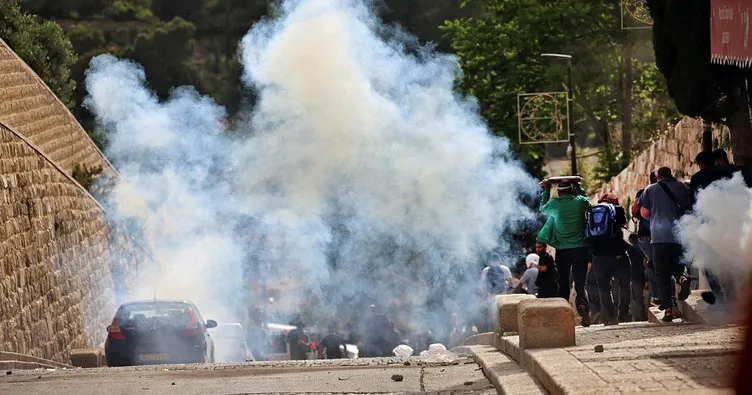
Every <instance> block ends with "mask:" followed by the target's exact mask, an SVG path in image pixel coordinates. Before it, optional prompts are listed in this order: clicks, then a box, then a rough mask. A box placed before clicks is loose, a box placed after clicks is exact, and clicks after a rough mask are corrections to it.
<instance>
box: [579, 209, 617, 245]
mask: <svg viewBox="0 0 752 395" xmlns="http://www.w3.org/2000/svg"><path fill="white" fill-rule="evenodd" d="M618 229H619V226H618V225H617V224H616V207H614V205H613V204H610V203H600V204H596V205H595V206H593V207H590V208H589V209H588V211H587V217H586V220H585V239H586V240H588V241H590V242H597V241H603V240H612V239H615V238H616V237H617V234H616V231H617V230H618Z"/></svg>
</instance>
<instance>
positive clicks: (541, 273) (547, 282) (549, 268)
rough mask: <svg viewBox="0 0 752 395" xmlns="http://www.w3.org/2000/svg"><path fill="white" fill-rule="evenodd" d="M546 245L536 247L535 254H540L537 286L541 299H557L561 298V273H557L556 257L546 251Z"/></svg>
mask: <svg viewBox="0 0 752 395" xmlns="http://www.w3.org/2000/svg"><path fill="white" fill-rule="evenodd" d="M547 249H548V246H547V245H546V244H545V243H537V244H536V245H535V253H536V254H538V256H539V257H540V259H539V260H538V278H537V279H536V280H535V285H536V286H538V297H539V298H556V297H558V296H559V272H557V271H556V264H555V263H554V257H552V256H551V254H549V253H548V251H546V250H547Z"/></svg>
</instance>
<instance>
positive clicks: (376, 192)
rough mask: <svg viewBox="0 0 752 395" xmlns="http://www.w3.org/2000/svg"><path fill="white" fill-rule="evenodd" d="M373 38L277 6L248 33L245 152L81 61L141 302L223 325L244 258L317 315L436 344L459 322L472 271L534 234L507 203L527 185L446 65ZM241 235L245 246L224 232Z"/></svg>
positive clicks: (370, 27)
mask: <svg viewBox="0 0 752 395" xmlns="http://www.w3.org/2000/svg"><path fill="white" fill-rule="evenodd" d="M383 29H384V27H383V26H381V25H380V24H379V22H378V21H377V20H376V19H375V18H374V17H373V15H372V14H371V13H370V12H369V10H368V8H367V7H366V6H365V5H364V4H363V2H362V1H343V0H306V1H288V2H285V3H284V4H283V7H282V13H281V16H280V17H279V18H277V19H274V20H267V21H264V22H262V23H259V24H257V25H256V26H254V27H253V28H252V29H251V31H250V32H249V33H248V35H247V36H246V37H245V38H244V39H243V41H242V43H241V47H240V49H241V60H242V63H243V66H244V69H245V74H244V81H245V83H246V84H247V85H248V87H250V88H252V89H255V90H256V91H257V92H258V94H259V101H258V103H257V105H256V106H255V108H254V109H253V111H252V113H251V114H249V117H248V119H249V122H248V124H247V125H245V127H246V128H248V129H249V130H248V132H249V133H248V135H249V136H250V137H248V138H246V139H244V140H242V141H230V140H229V139H228V138H227V137H226V135H225V134H224V133H223V132H224V131H223V126H222V120H223V118H224V117H225V114H224V111H223V109H221V108H219V107H218V106H217V105H216V104H214V103H213V102H212V101H211V100H210V99H208V98H205V97H201V96H199V95H197V94H196V93H195V92H194V91H193V90H192V89H188V88H180V89H177V90H176V91H175V92H174V93H173V95H172V97H171V98H170V99H168V100H167V101H165V102H159V101H158V100H157V98H156V97H155V96H154V95H153V94H152V93H151V92H150V91H149V90H148V89H147V88H146V86H145V83H144V73H143V71H142V69H140V68H139V67H138V66H137V65H135V64H132V63H129V62H125V61H120V60H117V59H115V58H113V57H111V56H101V57H98V58H95V59H94V60H93V61H92V64H91V69H90V70H89V72H88V77H87V88H88V90H89V94H90V97H89V98H88V100H87V103H88V106H89V108H90V109H91V110H92V112H93V113H94V114H96V116H97V119H98V120H99V121H100V122H101V123H102V124H103V126H105V127H106V129H107V130H109V131H110V133H111V134H112V137H111V147H110V149H109V151H108V154H109V155H110V156H111V157H112V158H113V159H114V161H115V163H116V165H117V166H118V169H119V171H120V173H121V179H120V181H119V183H118V185H117V187H116V188H115V190H114V192H113V193H112V195H111V203H112V204H111V206H112V209H113V210H114V211H115V212H116V213H117V216H118V218H120V219H122V220H123V221H126V220H127V221H131V222H136V223H138V224H139V226H140V229H141V231H142V237H143V240H144V241H145V242H146V243H147V244H148V247H149V249H150V250H151V251H152V252H153V255H154V258H155V261H157V262H158V263H159V264H158V267H155V268H153V269H154V270H153V271H152V272H150V273H149V274H148V277H145V278H144V279H143V280H142V283H141V284H140V285H141V286H142V287H141V288H142V290H143V293H144V295H145V296H150V295H151V293H152V292H153V290H154V288H156V290H157V291H156V292H157V295H158V296H160V297H178V296H179V297H186V298H189V299H193V300H195V301H196V302H197V303H198V304H199V306H200V308H202V309H204V310H207V311H211V313H206V312H205V313H204V315H210V314H223V313H222V312H223V311H234V310H233V309H234V307H237V306H228V305H227V303H229V302H228V300H230V299H231V298H229V297H227V295H228V294H233V293H234V294H235V295H239V294H241V293H242V287H244V286H245V285H244V283H243V281H250V280H255V279H254V278H253V277H254V276H258V273H253V274H252V275H251V276H250V277H246V278H245V279H243V276H242V267H243V265H245V264H247V263H248V259H249V257H253V259H254V260H255V261H256V262H258V263H259V264H260V265H261V267H265V268H267V269H266V270H267V274H265V275H269V276H270V278H277V277H272V276H271V275H270V274H268V272H274V273H276V274H277V275H278V276H288V277H292V278H294V279H295V280H296V282H297V283H298V286H296V292H295V297H296V298H297V299H298V301H299V302H300V303H305V302H308V301H307V298H311V297H313V298H315V299H316V300H320V303H322V305H321V306H320V308H321V309H322V311H323V312H322V314H323V315H331V314H333V313H334V312H338V311H339V312H342V311H358V309H362V308H363V307H364V306H363V303H367V304H370V303H372V302H378V303H379V304H380V305H381V306H383V307H391V308H392V309H393V310H392V312H397V313H399V314H400V315H402V316H404V317H406V318H410V319H412V320H414V321H415V322H421V323H422V324H424V325H428V326H432V325H437V324H438V323H440V322H445V321H446V320H447V319H448V318H449V317H448V316H446V313H447V312H448V311H450V310H451V309H452V307H454V308H456V309H457V310H459V311H461V312H464V313H468V312H469V311H468V310H470V309H468V305H467V304H468V303H469V302H470V300H471V299H470V298H471V294H472V293H474V292H475V291H476V289H477V286H478V285H477V281H478V275H479V271H480V268H479V267H477V263H476V261H477V259H478V258H479V257H480V256H482V255H483V254H485V253H487V252H488V251H490V250H494V249H496V250H504V249H506V248H507V247H508V245H507V244H506V243H505V241H504V240H505V237H504V236H505V235H507V234H508V233H510V232H511V231H513V230H514V229H515V228H516V227H517V226H518V225H519V223H520V221H524V220H528V219H530V218H531V216H532V213H531V212H530V210H529V209H527V208H526V207H525V206H524V205H522V204H521V203H520V198H521V197H522V196H526V195H527V196H529V195H531V194H533V193H535V192H536V191H537V188H538V187H537V183H536V181H535V180H534V179H532V178H531V177H530V176H529V175H527V174H526V173H525V172H524V170H523V168H522V167H521V165H520V164H519V163H518V162H516V161H515V160H514V159H513V158H512V157H511V155H510V147H509V142H508V141H507V140H506V139H502V138H497V137H494V136H492V134H491V133H490V131H489V130H488V128H487V126H486V125H485V123H484V121H483V120H482V119H481V118H480V116H479V115H478V108H477V104H476V103H475V102H474V101H473V100H472V99H470V98H465V97H461V96H459V95H458V94H457V93H456V92H455V91H454V89H453V88H454V84H455V82H456V78H457V76H458V75H460V70H459V68H458V66H457V60H456V59H455V58H454V57H453V56H449V55H441V54H436V53H431V52H429V51H427V50H426V51H423V52H422V53H419V54H415V55H409V54H407V53H406V52H405V50H404V48H403V45H402V43H401V42H399V41H395V39H384V38H383V36H382V34H381V32H382V31H383ZM249 218H250V219H252V221H250V222H249V221H248V219H249ZM248 223H252V225H250V227H245V228H243V229H245V230H244V232H245V231H248V232H250V233H252V234H253V236H254V237H255V238H254V240H257V242H248V239H249V237H246V236H247V235H245V234H242V232H240V233H239V232H238V231H237V229H238V228H239V227H240V226H241V225H243V226H245V225H246V224H248ZM212 276H213V280H209V277H212ZM221 292H223V293H221ZM236 299H237V301H242V297H237V298H236ZM367 304H366V305H367ZM396 306H399V307H396Z"/></svg>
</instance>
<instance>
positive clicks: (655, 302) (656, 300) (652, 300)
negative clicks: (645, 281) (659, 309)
mask: <svg viewBox="0 0 752 395" xmlns="http://www.w3.org/2000/svg"><path fill="white" fill-rule="evenodd" d="M650 303H651V304H654V305H656V306H660V305H661V300H660V299H658V298H656V297H652V298H650Z"/></svg>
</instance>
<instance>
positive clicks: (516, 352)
mask: <svg viewBox="0 0 752 395" xmlns="http://www.w3.org/2000/svg"><path fill="white" fill-rule="evenodd" d="M576 336H577V346H574V347H568V348H562V349H538V350H526V351H524V352H520V349H519V337H518V336H506V337H504V338H503V348H504V350H503V351H504V352H505V353H506V354H507V355H509V356H511V357H512V358H513V359H515V360H516V361H518V362H519V364H520V365H521V366H522V367H524V368H525V369H526V370H527V371H528V372H530V373H532V375H533V376H534V377H535V379H536V380H538V381H539V382H540V383H541V385H542V386H543V387H544V388H545V389H546V390H547V391H548V392H549V393H551V394H631V393H645V392H654V393H667V394H670V393H677V394H678V393H681V394H687V393H698V394H699V393H703V394H704V393H727V392H729V390H728V383H727V382H726V378H727V377H729V376H730V375H731V374H732V371H733V362H734V360H735V358H736V357H737V355H738V353H739V350H740V348H741V346H742V340H743V329H742V328H740V327H737V326H710V325H693V324H674V325H655V324H648V323H629V324H620V325H618V326H610V327H604V326H603V325H594V326H591V327H590V328H581V327H578V328H577V331H576Z"/></svg>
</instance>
